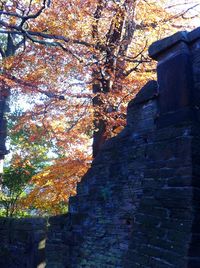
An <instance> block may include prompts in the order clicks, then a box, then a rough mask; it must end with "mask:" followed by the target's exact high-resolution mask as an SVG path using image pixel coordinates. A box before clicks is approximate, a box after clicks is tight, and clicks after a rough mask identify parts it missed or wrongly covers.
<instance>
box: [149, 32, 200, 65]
mask: <svg viewBox="0 0 200 268" xmlns="http://www.w3.org/2000/svg"><path fill="white" fill-rule="evenodd" d="M197 39H200V27H198V28H196V29H195V30H193V31H192V32H187V31H181V32H177V33H175V34H173V35H172V36H170V37H166V38H164V39H162V40H159V41H156V42H154V43H153V44H152V45H151V46H150V47H149V56H150V57H151V58H152V59H155V60H156V59H157V57H158V55H160V54H161V53H163V52H165V51H166V50H167V49H169V48H171V47H173V46H174V45H176V44H178V43H180V42H184V43H192V42H194V41H196V40H197Z"/></svg>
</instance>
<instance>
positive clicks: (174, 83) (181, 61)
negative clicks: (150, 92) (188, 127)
mask: <svg viewBox="0 0 200 268" xmlns="http://www.w3.org/2000/svg"><path fill="white" fill-rule="evenodd" d="M188 43H189V41H188V36H187V32H178V33H176V34H174V35H173V36H171V37H168V38H165V39H163V40H160V41H158V42H155V43H154V44H152V45H151V46H150V48H149V54H150V56H151V57H152V58H153V59H155V60H157V61H158V65H157V76H158V86H159V100H158V108H159V111H158V113H159V114H158V121H157V126H158V127H159V128H162V127H166V126H168V125H173V124H177V123H178V122H183V121H190V120H193V119H194V113H193V107H192V106H193V100H192V95H193V77H192V63H191V52H190V48H189V44H188Z"/></svg>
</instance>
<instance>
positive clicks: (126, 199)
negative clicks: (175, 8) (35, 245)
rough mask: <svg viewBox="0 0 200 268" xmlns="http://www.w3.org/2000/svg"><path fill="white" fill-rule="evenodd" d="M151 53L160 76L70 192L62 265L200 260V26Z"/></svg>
mask: <svg viewBox="0 0 200 268" xmlns="http://www.w3.org/2000/svg"><path fill="white" fill-rule="evenodd" d="M150 55H151V57H152V58H154V59H156V60H158V67H157V74H158V80H157V82H156V81H151V82H149V83H148V84H147V85H146V86H144V88H143V89H142V90H141V91H140V92H139V93H138V95H137V96H136V98H135V99H134V100H132V101H131V102H130V103H129V106H128V114H127V126H126V128H125V129H124V130H123V131H122V132H121V133H120V134H119V135H118V136H117V137H115V138H112V139H111V140H109V141H107V142H106V144H105V145H104V147H103V149H102V150H101V152H100V153H99V154H98V156H97V157H96V158H95V160H94V161H93V164H92V167H91V169H90V170H89V171H88V173H87V174H86V176H85V177H84V178H83V180H82V182H81V183H80V184H79V185H78V192H77V196H75V197H73V198H71V199H70V207H69V214H68V220H67V224H66V228H65V230H64V232H63V235H64V238H63V239H64V240H63V241H65V244H66V245H67V246H68V247H69V251H68V253H69V254H68V255H67V258H66V259H65V261H64V262H63V264H62V265H61V266H59V267H63V268H64V267H70V268H79V267H95V268H98V267H105V268H121V267H124V268H127V267H128V268H129V267H130V268H132V267H133V268H136V267H143V268H149V267H153V268H155V267H157V268H165V267H166V268H167V267H169V268H170V267H172V268H187V267H189V268H195V267H196V268H197V267H200V227H199V218H200V216H199V215H200V214H199V212H200V188H199V186H200V179H199V175H200V174H199V173H200V153H199V145H200V137H199V133H200V121H199V120H200V117H199V107H200V106H199V105H200V100H199V95H200V93H199V92H200V79H199V76H200V29H198V30H195V31H194V32H192V33H187V32H180V33H177V34H175V35H174V36H172V37H169V38H166V39H164V40H161V41H158V42H157V43H155V44H153V45H152V46H151V47H150ZM47 244H48V242H47ZM52 263H53V262H52V260H51V261H48V257H47V267H48V268H53V267H56V266H53V265H52Z"/></svg>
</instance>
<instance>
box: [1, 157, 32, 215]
mask: <svg viewBox="0 0 200 268" xmlns="http://www.w3.org/2000/svg"><path fill="white" fill-rule="evenodd" d="M13 159H14V161H13V163H12V164H11V165H10V166H9V167H6V168H5V171H4V174H3V175H2V176H1V180H2V181H1V193H0V209H1V211H0V213H1V215H2V216H6V217H14V216H20V215H21V214H24V211H23V209H22V201H23V198H24V196H26V194H27V193H26V190H27V185H28V182H29V181H30V179H31V177H32V176H33V174H34V171H35V169H34V167H32V166H31V165H30V162H29V161H23V162H22V160H21V159H20V158H19V157H18V156H15V157H14V158H13Z"/></svg>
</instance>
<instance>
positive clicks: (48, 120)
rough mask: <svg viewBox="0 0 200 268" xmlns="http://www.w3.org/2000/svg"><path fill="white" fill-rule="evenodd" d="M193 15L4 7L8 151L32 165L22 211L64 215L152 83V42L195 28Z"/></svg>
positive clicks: (24, 4) (172, 8) (86, 3)
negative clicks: (83, 180)
mask: <svg viewBox="0 0 200 268" xmlns="http://www.w3.org/2000/svg"><path fill="white" fill-rule="evenodd" d="M197 7H198V3H195V1H194V3H191V1H188V4H187V3H184V4H182V5H181V4H180V5H179V4H177V5H172V4H171V1H166V0H160V1H154V0H146V1H144V0H142V1H139V0H120V1H111V0H107V1H105V0H75V1H74V0H73V1H71V0H70V1H64V0H52V1H51V0H48V1H45V0H43V1H42V0H32V1H31V0H30V1H25V0H24V1H18V0H14V1H6V0H5V1H1V10H0V27H1V28H0V40H1V44H2V45H1V48H0V53H1V63H2V67H1V73H0V79H1V81H4V83H6V85H7V86H9V87H10V89H11V97H10V106H11V107H14V108H13V112H11V113H10V114H9V115H8V117H9V120H10V122H12V124H11V125H10V130H9V135H10V137H11V140H13V142H12V141H11V148H12V153H13V152H15V156H16V154H18V155H19V157H20V159H21V158H22V159H23V158H24V160H25V159H27V157H28V158H29V159H30V162H32V165H33V166H35V167H36V169H35V170H36V173H35V175H34V176H32V179H31V180H30V181H29V185H30V188H29V191H28V192H27V194H26V198H24V199H23V204H24V207H26V208H30V207H33V208H34V209H36V210H37V211H38V213H39V212H41V213H42V211H43V212H45V213H46V212H48V213H53V214H57V213H59V212H61V211H62V210H63V205H64V206H65V205H66V203H67V202H68V198H69V196H70V195H73V194H75V192H76V184H77V182H79V181H80V180H81V177H82V176H83V175H84V173H85V172H86V171H87V169H88V167H89V166H90V163H91V159H92V155H93V156H96V154H97V153H98V151H99V150H100V148H101V146H102V144H103V143H104V142H105V140H106V139H108V138H110V137H112V136H114V135H116V134H117V133H119V132H120V131H121V129H122V128H123V127H124V125H125V114H126V107H127V103H128V101H129V100H130V99H132V98H133V97H134V95H135V94H136V93H137V92H138V90H139V88H141V86H142V85H143V84H144V83H145V82H146V81H147V80H149V79H152V78H155V63H154V62H152V60H151V59H150V58H149V57H148V55H147V48H148V46H149V44H151V43H152V42H153V41H155V40H158V39H160V38H162V37H164V36H167V35H169V34H172V33H174V32H176V31H177V29H178V30H180V29H182V28H187V25H188V23H189V22H190V28H192V27H194V25H192V22H194V23H195V20H194V18H195V17H196V16H198V10H196V8H197ZM17 110H20V111H21V112H20V114H19V115H17V116H16V113H15V112H14V111H17ZM20 138H21V140H20ZM41 150H44V151H43V153H42V154H43V157H42V160H41V159H40V156H41V154H40V153H39V152H41ZM44 152H45V153H44ZM44 155H45V157H44ZM36 159H38V160H37V161H35V160H36ZM40 161H42V162H43V163H45V164H44V165H43V166H40V165H39V164H38V163H39V162H40Z"/></svg>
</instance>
